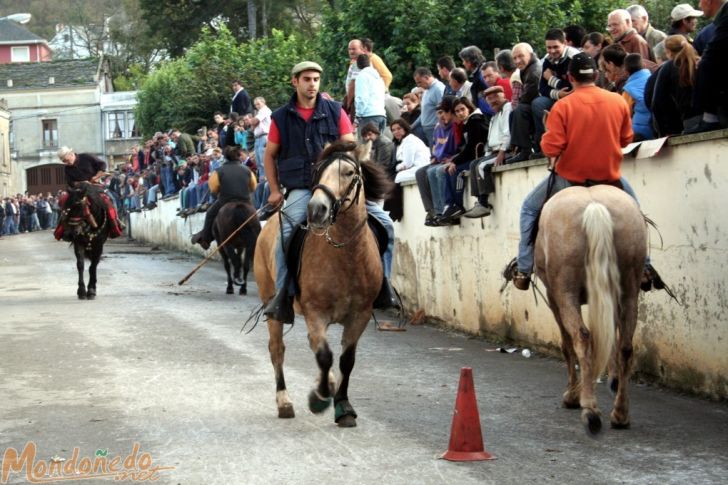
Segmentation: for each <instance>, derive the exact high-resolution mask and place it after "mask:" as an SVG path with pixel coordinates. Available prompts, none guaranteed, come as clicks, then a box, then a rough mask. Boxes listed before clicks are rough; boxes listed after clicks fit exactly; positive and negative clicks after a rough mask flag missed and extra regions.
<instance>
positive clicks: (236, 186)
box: [192, 145, 258, 249]
mask: <svg viewBox="0 0 728 485" xmlns="http://www.w3.org/2000/svg"><path fill="white" fill-rule="evenodd" d="M240 153H241V149H240V147H239V146H236V145H232V146H229V147H226V148H225V162H224V163H223V164H222V166H221V167H220V168H218V169H217V170H215V171H214V172H212V174H210V178H209V180H208V181H207V183H208V184H209V186H210V192H212V193H213V194H217V200H216V201H215V203H214V204H212V205H211V206H210V207H209V208H208V209H207V211H206V212H205V225H204V226H203V228H202V230H201V231H200V232H198V233H197V234H195V235H193V236H192V244H199V245H200V246H202V247H203V248H204V249H209V248H210V242H211V241H212V240H213V236H212V224H213V223H214V222H215V216H217V213H218V212H220V209H221V208H222V206H224V205H225V204H227V203H228V202H233V201H243V202H248V203H250V194H251V193H252V192H254V191H255V187H256V186H257V185H258V182H257V181H256V179H255V174H253V172H251V171H250V169H249V168H248V167H246V166H245V165H243V164H242V163H241V160H240Z"/></svg>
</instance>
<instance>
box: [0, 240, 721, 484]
mask: <svg viewBox="0 0 728 485" xmlns="http://www.w3.org/2000/svg"><path fill="white" fill-rule="evenodd" d="M197 262H198V260H196V259H194V258H192V257H190V256H187V255H182V254H177V253H170V252H166V251H163V250H162V251H160V250H153V248H149V247H143V246H137V245H135V244H133V243H129V242H126V241H120V242H116V241H112V242H110V243H108V244H107V246H106V248H105V258H104V259H103V260H102V262H101V264H100V265H99V283H98V296H97V298H96V300H94V301H79V300H77V299H76V277H77V276H76V270H75V261H74V258H73V254H72V250H71V249H70V248H69V247H68V245H67V244H65V243H57V242H55V241H54V240H53V239H52V236H51V234H50V232H43V233H33V234H23V235H19V236H14V237H6V238H3V239H1V240H0V322H1V323H0V345H1V347H0V453H3V455H5V450H6V449H7V448H8V447H13V448H15V449H18V450H20V449H22V448H23V447H24V446H25V445H26V443H27V442H29V441H32V442H34V443H35V444H36V446H37V456H36V459H37V460H50V459H51V458H55V460H56V462H58V463H61V464H64V463H67V462H68V461H71V460H72V459H73V457H72V451H73V449H74V448H76V447H77V448H78V449H79V451H80V453H79V456H81V457H83V456H94V455H95V454H96V453H97V450H105V452H106V453H108V457H112V456H121V457H125V456H127V455H128V454H130V452H131V450H132V446H133V444H134V443H139V444H140V446H141V449H142V451H145V452H148V453H149V454H150V455H151V457H152V459H153V463H154V464H155V465H158V466H162V467H174V468H173V469H165V470H161V471H159V472H158V476H157V478H158V480H157V483H170V484H176V483H182V484H218V483H220V484H248V483H250V484H258V483H260V484H288V483H296V484H298V483H300V484H309V483H321V484H328V483H337V484H357V483H363V484H370V483H377V484H412V483H417V484H420V483H421V484H430V483H432V484H436V483H452V484H466V483H513V484H523V483H590V484H591V483H644V484H654V483H661V484H662V483H675V484H678V483H679V484H683V483H696V484H697V483H700V484H705V483H726V477H728V405H726V403H714V402H708V401H704V400H701V399H697V398H693V397H689V396H683V395H679V394H676V393H674V392H672V391H669V390H664V389H659V388H655V387H650V386H645V385H640V384H638V383H632V385H631V389H630V392H631V415H632V427H631V429H629V430H612V429H610V428H609V427H608V424H607V425H605V430H604V432H603V433H602V436H601V438H600V439H592V438H590V437H588V436H587V435H586V434H585V433H584V431H583V428H582V426H581V424H580V422H579V412H578V411H572V410H566V409H562V408H561V406H560V399H561V393H562V392H563V386H564V385H565V382H566V371H565V368H564V365H563V363H562V362H560V361H558V360H555V359H551V358H546V357H543V356H540V355H538V354H536V353H533V355H532V356H531V357H530V358H525V357H523V356H522V355H521V354H520V353H519V352H516V353H513V354H504V353H499V352H492V351H490V350H492V349H494V348H495V347H497V346H498V345H497V344H494V343H489V342H487V341H484V340H481V339H472V338H467V337H465V336H463V335H458V334H455V333H450V332H446V331H443V330H440V329H437V328H434V327H429V326H410V327H407V331H406V332H401V333H393V332H378V331H376V330H375V328H374V326H373V324H372V325H370V327H369V328H368V329H367V331H366V332H365V333H364V336H363V337H362V340H361V342H360V345H359V352H358V354H357V362H356V366H355V368H354V372H353V374H352V381H351V385H350V393H349V394H350V399H351V403H352V405H353V406H354V408H355V409H356V411H357V412H358V414H359V419H358V427H356V428H353V429H340V428H338V427H337V426H336V425H335V424H334V419H333V411H331V410H328V411H326V412H325V413H323V414H322V415H313V414H312V413H310V412H309V411H308V409H307V399H306V397H307V394H308V391H309V390H310V388H311V386H312V385H313V381H314V379H315V375H316V364H315V360H314V357H313V354H312V353H311V351H310V350H309V348H308V343H307V340H306V335H305V332H306V329H305V324H304V322H303V320H302V319H300V318H297V323H296V325H295V326H294V327H293V329H292V330H291V332H290V333H289V334H288V335H287V336H286V339H285V340H286V343H287V353H286V366H285V368H286V380H287V383H288V388H289V392H290V394H291V397H292V399H293V401H294V406H295V410H296V418H295V419H290V420H281V419H278V418H277V417H276V416H277V414H276V407H275V383H274V379H273V372H272V366H271V364H270V359H269V355H268V351H267V331H266V326H265V325H264V324H261V325H259V326H258V327H257V328H256V329H255V330H254V331H253V332H252V333H250V334H247V335H245V334H241V333H240V329H241V327H242V324H243V321H244V320H245V319H246V318H247V315H248V313H249V312H250V310H251V309H252V308H253V307H255V306H256V305H257V303H258V302H257V298H256V289H255V284H254V283H252V282H251V283H250V284H249V290H250V295H249V296H247V297H243V296H238V295H226V294H225V293H224V290H225V286H226V283H225V277H224V272H223V269H222V265H221V263H218V262H214V263H211V264H209V265H207V266H206V267H204V268H203V269H202V270H201V271H199V272H198V274H196V275H195V276H193V277H192V279H191V280H190V281H189V282H188V283H187V284H186V285H184V286H181V287H180V286H178V285H177V281H179V280H180V279H181V278H182V277H183V276H184V275H185V274H187V272H188V271H189V270H191V269H192V268H193V267H194V266H195V264H196V263H197ZM250 279H251V280H252V273H251V276H250ZM548 324H552V323H550V322H549V323H548ZM329 334H330V343H331V345H332V348H333V349H334V350H335V352H336V353H337V356H338V352H339V348H338V341H339V339H340V335H341V331H340V328H339V327H338V326H332V327H331V328H330V331H329ZM464 366H470V367H472V368H473V375H474V379H475V389H476V393H477V399H478V408H479V411H480V418H481V422H482V432H483V435H484V438H485V444H486V449H487V450H488V451H489V452H490V453H492V454H493V455H495V456H496V458H497V459H496V460H494V461H488V462H473V463H452V462H448V461H445V460H441V459H439V456H440V455H441V454H442V453H443V452H444V451H445V450H446V449H447V446H448V440H449V436H450V424H451V421H452V417H453V407H454V403H455V397H456V392H457V387H458V377H459V373H460V369H461V367H464ZM598 399H599V403H600V406H601V408H602V411H603V412H604V414H605V416H607V415H608V412H609V411H610V410H611V396H610V394H609V393H608V391H607V389H606V386H605V385H604V384H600V385H598ZM607 419H608V418H607ZM0 459H1V457H0ZM64 460H65V461H64ZM0 478H1V477H0ZM9 478H10V480H9V483H26V477H25V476H24V475H19V474H18V473H16V472H12V473H10V476H9ZM110 481H113V479H112V478H105V479H101V478H98V479H92V480H84V481H80V480H79V481H73V480H72V481H70V482H68V481H67V482H66V483H108V482H110Z"/></svg>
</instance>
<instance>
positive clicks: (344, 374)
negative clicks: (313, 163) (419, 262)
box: [254, 142, 391, 427]
mask: <svg viewBox="0 0 728 485" xmlns="http://www.w3.org/2000/svg"><path fill="white" fill-rule="evenodd" d="M370 149H371V145H370V144H367V145H363V146H359V147H357V146H356V144H355V143H352V142H348V143H344V142H338V143H335V144H333V145H331V146H329V147H328V148H326V150H324V152H323V154H322V158H321V162H319V165H318V166H317V167H316V174H317V177H316V178H317V180H315V181H314V183H315V184H317V185H316V186H315V187H314V189H313V195H312V197H311V200H310V202H309V204H308V231H309V236H308V237H307V238H306V241H305V243H304V246H303V254H302V261H301V270H300V273H299V286H300V294H298V295H297V296H296V300H295V309H296V312H297V313H299V314H302V315H303V316H304V318H305V320H306V327H307V328H308V341H309V345H310V347H311V350H312V351H313V352H314V354H315V356H316V362H317V363H318V366H319V369H320V374H319V376H318V379H317V382H316V385H315V387H314V389H312V390H311V392H310V394H309V409H310V410H311V411H312V412H314V413H321V412H323V411H324V410H325V409H326V408H328V406H329V405H330V404H331V396H332V395H334V405H335V421H336V423H338V425H339V426H342V427H352V426H356V417H357V415H356V412H355V411H354V408H353V407H352V406H351V404H350V403H349V398H348V387H349V376H350V374H351V371H352V369H353V367H354V360H355V355H356V346H357V342H358V341H359V337H361V334H362V332H363V331H364V329H365V328H366V325H367V322H368V321H369V319H370V317H371V314H372V305H373V302H374V300H375V298H376V297H377V294H378V292H379V289H380V287H381V283H382V263H381V259H380V256H379V250H378V248H377V242H376V240H375V239H374V236H373V234H372V232H371V231H370V230H369V229H368V227H367V210H366V205H365V193H366V196H367V197H370V198H372V199H382V198H384V196H385V195H386V194H387V193H388V191H389V190H391V182H389V180H388V179H387V177H386V174H384V172H382V170H381V169H380V168H379V167H378V166H377V165H376V164H375V163H373V162H370V161H369V152H370ZM279 223H280V222H279V218H278V217H275V216H274V217H271V218H270V220H269V221H268V222H267V223H266V225H265V226H264V227H263V230H262V232H261V234H260V237H259V238H258V247H257V249H256V252H255V266H254V268H255V279H256V281H257V283H258V292H259V294H260V298H261V300H262V301H263V303H264V304H265V303H267V302H268V300H270V299H271V298H272V297H273V295H274V294H275V284H274V282H275V247H276V244H277V239H278V234H279V232H280V230H279ZM332 323H339V324H341V325H342V326H343V327H344V332H343V336H342V339H341V346H342V353H341V358H340V360H339V369H340V371H341V376H340V380H339V382H338V385H337V383H336V380H335V378H334V374H333V372H332V371H331V367H332V364H333V354H332V352H331V349H330V348H329V344H328V342H327V341H326V330H327V328H328V326H329V325H330V324H332ZM268 332H269V335H270V339H269V344H268V349H269V351H270V356H271V361H272V363H273V368H274V371H275V378H276V391H277V392H276V403H277V406H278V417H280V418H292V417H294V411H293V403H292V402H291V399H290V397H289V396H288V391H287V390H286V382H285V378H284V375H283V355H284V352H285V345H284V343H283V335H282V332H283V326H282V324H281V323H280V322H278V321H276V320H272V319H269V320H268Z"/></svg>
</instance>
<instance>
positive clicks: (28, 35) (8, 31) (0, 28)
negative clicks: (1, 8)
mask: <svg viewBox="0 0 728 485" xmlns="http://www.w3.org/2000/svg"><path fill="white" fill-rule="evenodd" d="M9 42H19V43H20V42H32V43H35V44H37V43H38V42H42V43H45V42H46V40H45V39H44V38H43V37H40V36H38V35H35V34H34V33H33V32H31V31H30V30H28V29H26V28H25V27H23V26H22V25H20V24H19V23H17V22H13V21H12V20H8V19H5V20H0V43H9Z"/></svg>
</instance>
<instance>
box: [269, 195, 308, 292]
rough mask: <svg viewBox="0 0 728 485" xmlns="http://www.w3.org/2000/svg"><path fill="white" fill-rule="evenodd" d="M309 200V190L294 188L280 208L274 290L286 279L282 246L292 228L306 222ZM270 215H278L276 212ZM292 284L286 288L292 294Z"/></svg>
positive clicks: (286, 267) (286, 271)
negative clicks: (279, 233) (280, 233)
mask: <svg viewBox="0 0 728 485" xmlns="http://www.w3.org/2000/svg"><path fill="white" fill-rule="evenodd" d="M309 200H311V191H310V190H308V189H294V190H291V191H290V192H288V196H287V197H286V204H285V205H284V206H283V209H282V210H281V212H282V216H281V223H282V225H281V231H282V237H281V236H279V237H278V244H277V246H276V290H280V289H281V288H283V285H285V284H286V281H287V280H288V266H287V265H286V256H285V253H284V251H283V248H284V247H285V245H286V244H287V243H288V240H289V239H290V238H291V234H292V233H293V229H294V228H295V227H296V226H297V225H298V224H303V223H304V222H306V216H307V214H308V201H309ZM272 217H279V216H278V214H275V215H273V216H272ZM294 291H295V290H293V284H292V283H291V285H290V286H289V288H288V294H290V295H293V293H294Z"/></svg>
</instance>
